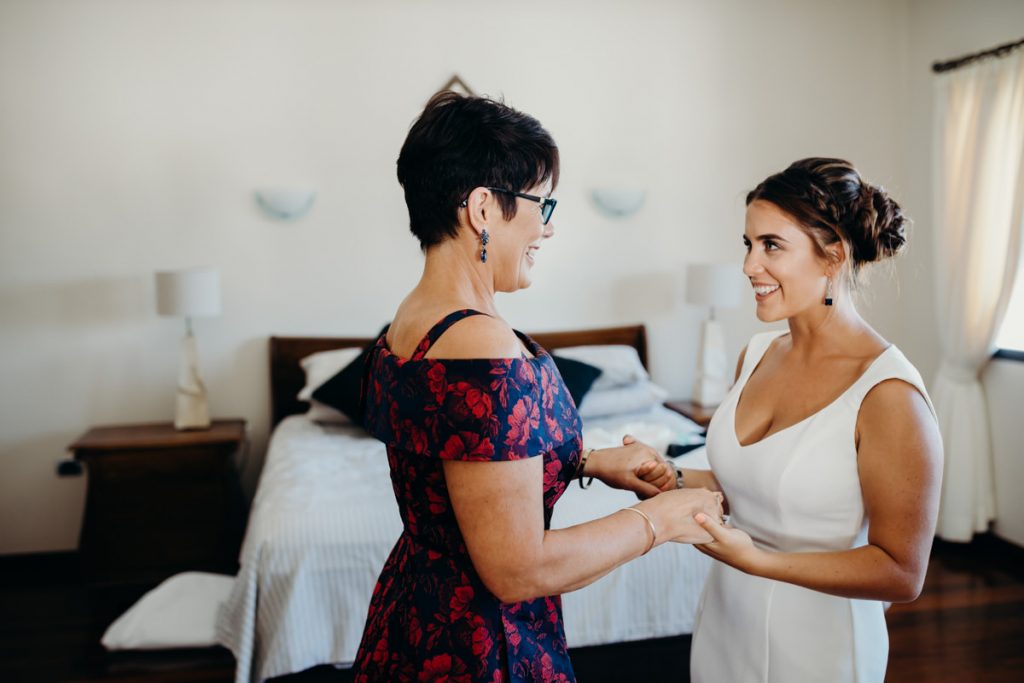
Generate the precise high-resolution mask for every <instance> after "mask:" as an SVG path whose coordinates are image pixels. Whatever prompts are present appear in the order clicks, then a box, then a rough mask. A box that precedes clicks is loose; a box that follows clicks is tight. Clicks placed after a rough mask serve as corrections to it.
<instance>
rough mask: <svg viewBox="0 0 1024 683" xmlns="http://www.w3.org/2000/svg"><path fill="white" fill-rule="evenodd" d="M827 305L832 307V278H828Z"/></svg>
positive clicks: (826, 286) (826, 287)
mask: <svg viewBox="0 0 1024 683" xmlns="http://www.w3.org/2000/svg"><path fill="white" fill-rule="evenodd" d="M825 305H826V306H831V305H832V278H828V284H827V285H825Z"/></svg>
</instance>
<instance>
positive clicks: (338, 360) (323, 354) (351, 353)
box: [295, 347, 363, 401]
mask: <svg viewBox="0 0 1024 683" xmlns="http://www.w3.org/2000/svg"><path fill="white" fill-rule="evenodd" d="M362 352H363V350H362V349H360V348H359V347H351V348H347V349H331V350H330V351H319V352H317V353H313V354H310V355H308V356H306V357H305V358H303V359H302V360H300V361H299V365H301V366H302V369H303V370H305V371H306V386H304V387H302V391H300V392H299V393H298V395H297V396H296V397H295V398H297V399H299V400H300V401H308V400H310V399H311V398H312V397H313V392H314V391H316V390H317V389H319V388H320V385H321V384H323V383H324V382H326V381H327V380H329V379H330V378H331V377H334V376H335V375H336V374H338V371H339V370H341V369H342V368H343V367H345V366H346V365H348V364H349V363H351V362H352V361H354V360H355V359H356V358H358V357H359V354H360V353H362Z"/></svg>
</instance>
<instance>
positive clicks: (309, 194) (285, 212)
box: [256, 188, 316, 221]
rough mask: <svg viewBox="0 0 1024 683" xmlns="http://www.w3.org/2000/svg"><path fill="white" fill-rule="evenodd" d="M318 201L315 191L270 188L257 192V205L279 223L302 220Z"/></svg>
mask: <svg viewBox="0 0 1024 683" xmlns="http://www.w3.org/2000/svg"><path fill="white" fill-rule="evenodd" d="M315 199H316V191H315V190H298V189H290V188H268V189H265V190H256V203H257V204H259V205H260V208H261V209H263V212H264V213H266V214H267V215H268V216H270V217H271V218H274V219H276V220H279V221H294V220H297V219H299V218H302V217H303V216H304V215H305V214H306V212H307V211H309V209H310V207H311V206H313V201H314V200H315Z"/></svg>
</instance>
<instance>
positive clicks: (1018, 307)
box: [996, 256, 1024, 357]
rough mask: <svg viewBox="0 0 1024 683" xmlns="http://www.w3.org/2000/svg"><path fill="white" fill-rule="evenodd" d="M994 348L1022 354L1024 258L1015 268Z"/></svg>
mask: <svg viewBox="0 0 1024 683" xmlns="http://www.w3.org/2000/svg"><path fill="white" fill-rule="evenodd" d="M996 348H998V349H999V350H1000V351H1011V352H1016V353H1014V354H1007V355H1013V356H1015V357H1016V356H1017V355H1018V354H1024V256H1022V258H1021V260H1020V263H1019V265H1018V266H1017V278H1016V281H1015V282H1014V285H1013V293H1011V294H1010V305H1009V306H1008V307H1007V309H1006V317H1005V318H1004V319H1003V325H1002V327H1001V328H1000V329H999V333H998V334H997V335H996Z"/></svg>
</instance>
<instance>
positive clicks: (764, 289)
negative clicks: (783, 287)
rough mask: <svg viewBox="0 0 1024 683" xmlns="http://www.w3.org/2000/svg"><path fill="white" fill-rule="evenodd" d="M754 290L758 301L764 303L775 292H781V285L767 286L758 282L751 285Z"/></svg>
mask: <svg viewBox="0 0 1024 683" xmlns="http://www.w3.org/2000/svg"><path fill="white" fill-rule="evenodd" d="M750 284H751V285H752V286H753V288H754V294H755V295H756V297H757V300H758V301H763V300H765V299H767V298H768V297H770V296H771V295H772V294H774V293H775V292H777V291H779V285H766V284H760V283H756V282H752V283H750Z"/></svg>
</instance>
